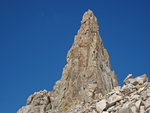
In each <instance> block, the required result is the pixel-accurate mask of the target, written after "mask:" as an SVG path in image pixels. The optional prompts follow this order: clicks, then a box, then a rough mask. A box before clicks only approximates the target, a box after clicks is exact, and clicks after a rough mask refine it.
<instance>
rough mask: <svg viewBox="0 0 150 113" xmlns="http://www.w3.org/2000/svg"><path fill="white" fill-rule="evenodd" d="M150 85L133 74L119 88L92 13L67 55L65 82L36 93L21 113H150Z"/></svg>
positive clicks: (59, 82)
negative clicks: (50, 89)
mask: <svg viewBox="0 0 150 113" xmlns="http://www.w3.org/2000/svg"><path fill="white" fill-rule="evenodd" d="M149 100H150V83H148V78H147V76H146V74H144V75H142V76H139V77H137V78H135V79H134V78H133V77H132V74H129V75H128V76H127V78H126V79H125V80H124V86H123V87H122V88H121V87H120V86H118V82H117V77H116V75H115V72H114V71H111V67H110V61H109V55H108V52H107V50H106V49H105V48H104V46H103V43H102V39H101V37H100V35H99V27H98V23H97V19H96V17H95V16H94V14H93V12H92V11H91V10H88V11H87V12H85V13H84V15H83V18H82V21H81V27H80V29H79V31H78V33H77V35H76V36H75V38H74V43H73V45H72V47H71V49H70V50H69V52H68V54H67V64H66V66H65V67H64V69H63V73H62V78H61V79H60V80H58V81H57V82H56V84H55V85H54V88H53V91H52V92H48V91H46V90H44V91H40V92H35V93H34V94H33V95H31V96H29V98H28V100H27V105H26V106H24V107H22V108H21V109H20V110H19V111H18V112H17V113H144V112H145V113H150V102H149Z"/></svg>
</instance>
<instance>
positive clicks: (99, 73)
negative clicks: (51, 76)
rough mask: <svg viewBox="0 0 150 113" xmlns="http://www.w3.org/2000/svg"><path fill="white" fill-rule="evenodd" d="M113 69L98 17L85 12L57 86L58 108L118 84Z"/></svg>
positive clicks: (93, 97)
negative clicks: (104, 44)
mask: <svg viewBox="0 0 150 113" xmlns="http://www.w3.org/2000/svg"><path fill="white" fill-rule="evenodd" d="M117 85H118V83H117V79H116V76H115V74H114V72H112V71H111V69H110V61H109V55H108V53H107V50H106V49H105V48H104V47H103V44H102V40H101V37H100V35H99V27H98V23H97V18H96V17H95V16H94V14H93V12H92V11H91V10H88V11H87V12H85V13H84V15H83V19H82V21H81V27H80V29H79V31H78V34H77V35H76V36H75V39H74V43H73V45H72V48H71V49H70V50H69V52H68V54H67V64H66V66H65V67H64V69H63V74H62V78H61V80H59V81H58V82H57V83H56V85H55V86H54V91H53V92H52V96H53V97H54V103H53V102H52V103H53V104H52V105H54V106H53V107H54V109H55V107H56V106H57V107H58V106H59V108H60V109H61V110H62V111H67V110H68V109H69V108H70V107H71V106H72V105H74V104H76V103H78V102H90V101H91V100H92V99H95V98H97V97H98V96H100V94H101V95H104V94H106V93H107V92H109V91H111V89H112V88H113V87H115V86H117Z"/></svg>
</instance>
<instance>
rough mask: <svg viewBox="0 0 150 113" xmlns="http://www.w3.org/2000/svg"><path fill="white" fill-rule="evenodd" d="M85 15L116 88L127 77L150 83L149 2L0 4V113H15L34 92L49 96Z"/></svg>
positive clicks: (12, 0) (21, 0) (23, 0)
mask: <svg viewBox="0 0 150 113" xmlns="http://www.w3.org/2000/svg"><path fill="white" fill-rule="evenodd" d="M88 9H91V10H93V12H94V14H95V16H96V17H97V19H98V23H99V27H100V34H101V37H102V40H103V44H104V46H105V48H106V49H107V50H108V52H109V55H110V60H111V66H112V69H113V70H115V72H116V74H117V76H118V81H119V84H120V85H122V83H123V79H124V78H125V77H126V76H127V75H128V74H129V73H133V76H134V77H136V76H139V75H141V74H143V73H146V74H147V75H148V77H149V78H150V1H149V0H140V1H139V0H59V1H58V0H53V1H52V0H41V1H40V0H0V90H1V92H0V100H1V102H0V106H1V108H0V113H15V112H17V110H18V109H19V108H20V107H22V106H23V105H25V104H26V100H27V98H28V96H29V95H31V94H33V93H34V92H35V91H39V90H43V89H47V90H49V91H50V90H52V88H53V85H54V84H55V82H56V81H57V80H58V79H60V77H61V74H62V70H63V67H64V66H65V64H66V54H67V52H68V50H69V48H70V47H71V45H72V43H73V40H74V35H76V34H77V30H78V29H79V27H80V21H81V19H82V15H83V13H84V12H85V11H87V10H88Z"/></svg>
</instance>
